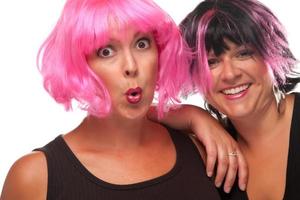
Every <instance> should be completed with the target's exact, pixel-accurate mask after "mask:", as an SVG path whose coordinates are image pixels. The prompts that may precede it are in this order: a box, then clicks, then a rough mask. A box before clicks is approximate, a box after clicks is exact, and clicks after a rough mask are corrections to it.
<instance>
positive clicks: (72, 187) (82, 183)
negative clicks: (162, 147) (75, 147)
mask: <svg viewBox="0 0 300 200" xmlns="http://www.w3.org/2000/svg"><path fill="white" fill-rule="evenodd" d="M169 133H170V135H171V138H172V141H173V143H174V145H175V148H176V156H177V157H176V163H175V165H174V167H173V168H172V169H171V170H170V171H169V172H168V173H166V174H165V175H163V176H160V177H157V178H154V179H151V180H148V181H144V182H140V183H135V184H129V185H115V184H110V183H107V182H105V181H103V180H101V179H99V178H97V177H96V176H94V175H93V174H91V173H90V172H89V171H88V170H87V169H86V168H85V167H84V166H83V165H82V164H81V163H80V161H79V160H78V159H77V158H76V156H75V155H74V153H73V152H72V151H71V149H70V148H69V147H68V145H67V144H66V142H65V141H64V139H63V137H62V136H58V137H57V138H56V139H55V140H53V141H52V142H50V143H49V144H47V145H46V146H44V147H43V148H40V149H36V150H38V151H42V152H44V154H45V156H46V159H47V166H48V191H47V200H97V199H99V200H114V199H118V200H119V199H122V200H126V199H128V200H177V199H178V200H183V199H187V200H201V199H203V200H218V199H220V197H219V194H218V192H217V190H216V188H215V187H214V184H213V182H212V180H210V179H209V178H208V177H207V176H206V173H205V167H204V164H203V161H202V159H201V157H200V154H199V153H198V150H197V147H196V146H195V145H194V143H193V142H192V140H191V139H190V138H189V137H188V136H186V135H184V134H183V133H179V132H176V131H174V130H170V129H169Z"/></svg>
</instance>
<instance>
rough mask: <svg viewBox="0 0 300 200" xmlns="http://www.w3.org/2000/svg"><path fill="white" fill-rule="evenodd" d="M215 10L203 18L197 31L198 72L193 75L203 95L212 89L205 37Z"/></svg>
mask: <svg viewBox="0 0 300 200" xmlns="http://www.w3.org/2000/svg"><path fill="white" fill-rule="evenodd" d="M215 12H216V11H215V10H214V9H211V10H208V11H207V12H206V13H205V14H204V15H203V16H202V17H201V20H200V22H199V26H198V30H197V40H196V45H197V52H196V54H197V55H196V56H197V59H196V63H195V64H196V67H195V68H194V69H195V71H196V72H193V73H192V77H193V81H194V83H196V85H197V89H199V92H200V93H202V94H206V93H207V92H208V90H209V89H210V88H211V85H212V80H211V72H210V68H209V65H208V62H207V60H208V55H207V54H208V52H207V51H206V47H205V35H206V31H207V28H208V25H209V23H210V21H211V19H212V18H213V17H214V14H215Z"/></svg>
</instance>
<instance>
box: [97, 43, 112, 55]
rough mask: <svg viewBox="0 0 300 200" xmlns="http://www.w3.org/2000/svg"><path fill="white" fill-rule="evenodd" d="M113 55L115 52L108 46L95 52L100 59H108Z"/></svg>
mask: <svg viewBox="0 0 300 200" xmlns="http://www.w3.org/2000/svg"><path fill="white" fill-rule="evenodd" d="M114 54H115V51H114V49H113V48H112V47H110V46H107V47H103V48H100V49H98V51H97V55H98V56H99V57H102V58H108V57H111V56H113V55H114Z"/></svg>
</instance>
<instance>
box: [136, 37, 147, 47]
mask: <svg viewBox="0 0 300 200" xmlns="http://www.w3.org/2000/svg"><path fill="white" fill-rule="evenodd" d="M136 47H137V48H138V49H147V48H149V47H150V39H149V38H145V37H143V38H141V39H139V40H138V41H137V42H136Z"/></svg>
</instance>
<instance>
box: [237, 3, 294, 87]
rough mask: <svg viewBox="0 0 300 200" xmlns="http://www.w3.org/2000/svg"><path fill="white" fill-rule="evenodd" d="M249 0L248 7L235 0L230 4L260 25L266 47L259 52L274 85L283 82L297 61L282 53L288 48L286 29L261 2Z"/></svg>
mask: <svg viewBox="0 0 300 200" xmlns="http://www.w3.org/2000/svg"><path fill="white" fill-rule="evenodd" d="M250 2H251V6H250V7H247V5H245V4H241V3H238V2H236V1H233V2H232V4H235V5H236V7H238V8H240V9H242V10H243V11H244V12H245V13H247V14H248V16H249V17H250V18H251V19H252V21H253V22H254V23H255V24H257V25H258V26H260V27H261V29H262V30H261V31H262V32H263V34H262V36H263V37H264V39H263V41H264V42H265V44H263V45H264V46H265V47H266V48H264V49H263V51H260V53H261V54H262V57H263V58H264V62H265V64H266V66H267V68H268V72H269V75H270V77H271V79H272V80H273V83H274V84H275V85H277V86H278V85H282V84H285V82H286V75H287V74H289V73H290V72H291V68H292V67H293V66H295V65H296V63H297V61H296V60H295V59H293V58H291V57H287V56H285V55H282V51H283V48H284V49H289V45H288V42H287V40H286V38H287V36H286V30H285V28H284V27H283V25H282V24H281V23H280V21H279V20H278V18H277V17H276V16H275V15H274V14H273V13H272V11H270V10H269V9H268V8H267V7H265V6H264V5H263V4H262V3H260V2H259V1H256V0H253V1H250ZM278 33H281V34H282V36H281V37H280V35H279V34H278ZM275 74H276V75H275ZM276 76H277V78H276Z"/></svg>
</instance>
